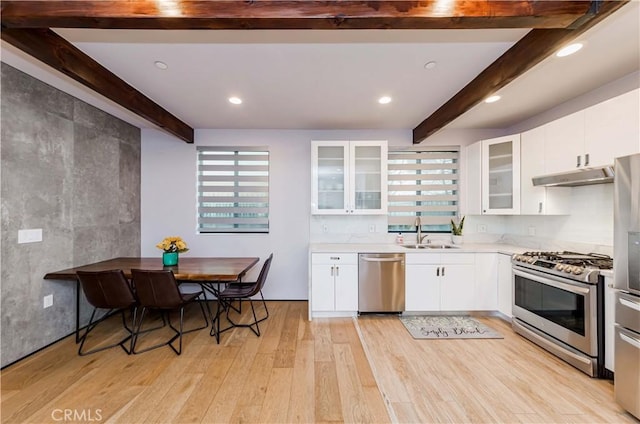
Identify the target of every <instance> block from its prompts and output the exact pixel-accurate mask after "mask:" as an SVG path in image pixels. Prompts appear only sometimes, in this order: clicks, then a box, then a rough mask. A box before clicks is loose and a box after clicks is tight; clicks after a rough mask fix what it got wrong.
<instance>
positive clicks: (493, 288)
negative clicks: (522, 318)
mask: <svg viewBox="0 0 640 424" xmlns="http://www.w3.org/2000/svg"><path fill="white" fill-rule="evenodd" d="M498 256H500V255H498V254H497V253H476V270H475V278H476V290H475V295H476V298H475V304H474V306H475V310H477V311H495V310H496V309H498V282H497V279H496V275H497V273H498Z"/></svg>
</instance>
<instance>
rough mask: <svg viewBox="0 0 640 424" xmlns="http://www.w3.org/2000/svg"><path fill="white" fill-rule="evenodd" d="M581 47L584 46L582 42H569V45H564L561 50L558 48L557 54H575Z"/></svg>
mask: <svg viewBox="0 0 640 424" xmlns="http://www.w3.org/2000/svg"><path fill="white" fill-rule="evenodd" d="M581 48H582V43H574V44H569V45H568V46H566V47H563V48H561V49H560V50H558V53H556V56H558V57H565V56H569V55H570V54H574V53H575V52H577V51H578V50H580V49H581Z"/></svg>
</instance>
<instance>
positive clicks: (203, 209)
mask: <svg viewBox="0 0 640 424" xmlns="http://www.w3.org/2000/svg"><path fill="white" fill-rule="evenodd" d="M198 232H199V233H268V232H269V151H268V150H267V148H266V147H242V148H238V147H217V146H216V147H198Z"/></svg>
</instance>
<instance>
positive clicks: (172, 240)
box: [156, 236, 189, 253]
mask: <svg viewBox="0 0 640 424" xmlns="http://www.w3.org/2000/svg"><path fill="white" fill-rule="evenodd" d="M156 247H157V248H158V249H161V250H163V251H164V252H165V253H184V252H186V251H188V250H189V248H187V243H185V242H184V240H182V238H181V237H177V236H176V237H165V239H164V240H162V241H161V242H160V243H158V244H156Z"/></svg>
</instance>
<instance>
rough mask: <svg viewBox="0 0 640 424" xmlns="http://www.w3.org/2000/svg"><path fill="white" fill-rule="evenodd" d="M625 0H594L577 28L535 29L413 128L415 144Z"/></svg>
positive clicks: (590, 25) (597, 21) (574, 36)
mask: <svg viewBox="0 0 640 424" xmlns="http://www.w3.org/2000/svg"><path fill="white" fill-rule="evenodd" d="M627 2H628V0H625V1H605V2H593V5H594V6H595V8H594V10H593V13H592V14H591V19H584V18H583V19H581V20H580V25H579V26H578V27H577V28H575V29H533V30H531V31H530V32H529V33H528V34H527V35H526V36H524V37H523V38H522V39H520V40H519V41H518V42H517V43H516V44H514V45H513V46H512V47H511V48H510V49H509V50H507V51H506V52H505V53H504V54H503V55H502V56H500V57H499V58H498V59H496V61H495V62H493V63H492V64H491V65H489V66H488V67H487V68H486V69H485V70H484V71H482V72H481V73H480V74H479V75H478V76H477V77H476V78H474V79H473V80H472V81H471V82H470V83H469V84H467V85H466V86H465V87H464V88H462V89H461V90H460V91H458V93H456V95H454V96H453V97H452V98H451V99H449V100H448V101H447V102H446V103H445V104H443V105H442V106H441V107H440V108H438V109H437V110H436V111H435V112H434V113H432V114H431V115H430V116H429V117H427V118H426V119H425V120H424V121H422V122H421V123H420V124H419V125H418V126H416V127H415V128H414V129H413V143H414V144H418V143H420V142H421V141H423V140H424V139H425V138H427V137H429V136H430V135H432V134H434V133H436V132H437V131H439V130H440V129H442V128H443V127H445V126H446V125H447V124H449V123H450V122H452V121H453V120H454V119H456V118H457V117H459V116H461V115H462V114H464V113H465V112H467V111H468V110H470V109H471V108H473V107H474V106H475V105H477V104H478V103H480V102H482V101H483V100H484V99H485V98H487V97H488V96H489V95H491V94H494V93H496V92H497V91H499V90H500V89H501V88H502V87H505V86H506V85H507V84H509V83H510V82H511V81H513V80H514V79H516V78H517V77H519V76H520V75H522V74H524V73H525V72H526V71H528V70H529V69H531V68H532V67H534V66H535V65H537V64H538V63H540V62H541V61H542V60H544V59H545V58H547V57H548V56H550V55H552V54H553V53H554V52H555V51H557V50H558V49H560V48H561V47H562V46H563V45H565V44H567V43H569V42H570V41H571V40H574V39H575V38H576V37H578V36H579V35H581V34H582V33H584V32H585V31H586V30H588V29H589V28H591V27H593V26H594V25H596V24H597V23H599V22H601V21H602V20H603V19H605V18H606V17H607V16H609V15H610V14H611V13H613V12H615V11H616V10H618V9H619V8H620V7H622V6H623V5H624V4H626V3H627Z"/></svg>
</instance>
